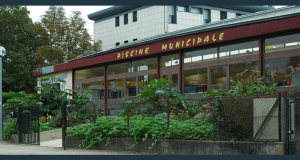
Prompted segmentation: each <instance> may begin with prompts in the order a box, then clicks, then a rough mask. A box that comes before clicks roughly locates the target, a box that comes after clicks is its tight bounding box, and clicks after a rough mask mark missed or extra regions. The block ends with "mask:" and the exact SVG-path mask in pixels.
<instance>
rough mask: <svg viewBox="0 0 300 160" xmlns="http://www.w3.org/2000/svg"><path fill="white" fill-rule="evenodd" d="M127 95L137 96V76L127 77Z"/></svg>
mask: <svg viewBox="0 0 300 160" xmlns="http://www.w3.org/2000/svg"><path fill="white" fill-rule="evenodd" d="M125 83H126V84H125V85H126V97H131V96H136V78H135V77H131V78H126V81H125Z"/></svg>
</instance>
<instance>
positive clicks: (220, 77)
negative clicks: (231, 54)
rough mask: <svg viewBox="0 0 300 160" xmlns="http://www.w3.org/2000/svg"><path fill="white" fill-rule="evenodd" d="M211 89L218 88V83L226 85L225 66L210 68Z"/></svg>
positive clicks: (215, 89)
mask: <svg viewBox="0 0 300 160" xmlns="http://www.w3.org/2000/svg"><path fill="white" fill-rule="evenodd" d="M210 74H211V89H212V90H214V91H217V90H219V87H220V84H221V85H224V86H226V66H221V67H213V68H210Z"/></svg>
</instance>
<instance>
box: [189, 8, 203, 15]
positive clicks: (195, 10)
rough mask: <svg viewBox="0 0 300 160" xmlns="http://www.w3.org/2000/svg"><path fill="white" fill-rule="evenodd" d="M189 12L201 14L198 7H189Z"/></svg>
mask: <svg viewBox="0 0 300 160" xmlns="http://www.w3.org/2000/svg"><path fill="white" fill-rule="evenodd" d="M191 12H192V13H197V14H201V9H200V8H193V7H192V8H191Z"/></svg>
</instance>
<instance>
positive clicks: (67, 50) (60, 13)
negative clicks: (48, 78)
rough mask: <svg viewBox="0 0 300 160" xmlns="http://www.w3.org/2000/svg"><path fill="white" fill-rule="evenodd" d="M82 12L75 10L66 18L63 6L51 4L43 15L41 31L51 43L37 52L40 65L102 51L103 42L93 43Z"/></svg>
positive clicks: (61, 61)
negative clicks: (85, 26)
mask: <svg viewBox="0 0 300 160" xmlns="http://www.w3.org/2000/svg"><path fill="white" fill-rule="evenodd" d="M80 16H81V12H79V11H73V14H72V15H71V16H70V18H66V14H65V11H64V8H63V7H56V6H51V7H50V8H49V10H48V11H46V14H45V15H43V16H42V19H41V22H40V23H37V24H36V25H37V26H39V27H40V30H39V33H40V34H41V35H44V36H47V37H48V39H49V43H48V44H45V45H43V46H41V47H39V48H38V49H37V50H36V52H35V62H36V63H37V64H38V65H39V67H43V66H48V65H54V64H58V63H63V62H65V61H67V60H70V59H74V58H76V57H79V56H86V55H89V54H92V53H97V52H100V51H101V42H97V43H93V41H92V38H91V36H90V35H89V34H88V32H87V29H86V28H84V25H85V23H86V22H85V21H84V20H83V19H82V18H81V17H80Z"/></svg>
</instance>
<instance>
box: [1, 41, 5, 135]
mask: <svg viewBox="0 0 300 160" xmlns="http://www.w3.org/2000/svg"><path fill="white" fill-rule="evenodd" d="M5 54H6V51H5V48H3V47H2V46H0V138H1V139H0V140H2V138H3V113H2V110H3V109H2V57H4V56H5Z"/></svg>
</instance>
